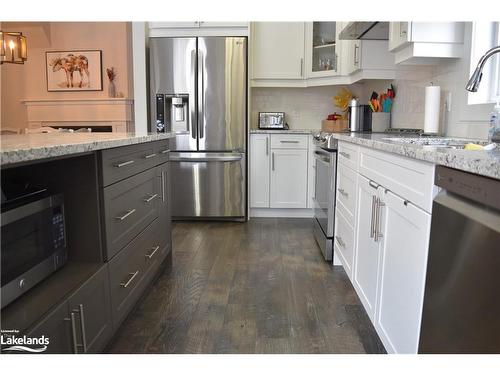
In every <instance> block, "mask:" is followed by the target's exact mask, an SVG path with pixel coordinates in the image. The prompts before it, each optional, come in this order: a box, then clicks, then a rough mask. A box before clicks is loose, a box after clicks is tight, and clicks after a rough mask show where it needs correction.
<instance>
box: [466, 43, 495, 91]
mask: <svg viewBox="0 0 500 375" xmlns="http://www.w3.org/2000/svg"><path fill="white" fill-rule="evenodd" d="M499 52H500V46H496V47H493V48H491V49H489V50H488V51H487V52H486V53H485V54H484V55H483V56H482V57H481V58H480V59H479V62H478V63H477V67H476V69H475V70H474V73H472V75H471V77H470V79H469V82H467V86H465V89H466V90H467V91H470V92H476V91H477V89H478V88H479V84H480V83H481V78H482V77H483V67H484V64H485V63H486V61H487V60H488V59H489V58H490V57H491V56H493V55H494V54H495V53H499Z"/></svg>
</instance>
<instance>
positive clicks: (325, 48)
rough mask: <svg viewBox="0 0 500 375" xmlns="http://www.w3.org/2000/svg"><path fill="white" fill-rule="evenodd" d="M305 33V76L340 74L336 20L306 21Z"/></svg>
mask: <svg viewBox="0 0 500 375" xmlns="http://www.w3.org/2000/svg"><path fill="white" fill-rule="evenodd" d="M305 33H306V36H305V61H306V77H307V78H315V77H332V76H336V75H338V74H340V69H339V68H340V66H339V54H338V51H337V48H338V47H337V22H307V23H306V24H305Z"/></svg>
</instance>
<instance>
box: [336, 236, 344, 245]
mask: <svg viewBox="0 0 500 375" xmlns="http://www.w3.org/2000/svg"><path fill="white" fill-rule="evenodd" d="M335 239H336V240H337V242H338V243H339V245H340V246H342V247H343V248H345V242H344V241H342V238H341V237H339V236H335Z"/></svg>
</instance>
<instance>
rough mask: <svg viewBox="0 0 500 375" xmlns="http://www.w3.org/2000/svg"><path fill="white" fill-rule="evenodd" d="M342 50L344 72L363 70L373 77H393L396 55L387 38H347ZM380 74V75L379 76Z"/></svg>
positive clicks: (350, 72)
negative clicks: (394, 55) (392, 51)
mask: <svg viewBox="0 0 500 375" xmlns="http://www.w3.org/2000/svg"><path fill="white" fill-rule="evenodd" d="M344 42H345V45H344V48H343V50H342V52H343V55H342V61H341V65H342V69H343V70H342V74H347V75H349V74H353V73H355V72H358V71H363V72H364V73H365V74H369V75H370V76H371V77H373V78H384V77H391V74H392V73H393V71H394V57H393V55H392V54H391V53H390V52H389V51H388V42H387V41H385V40H347V41H344ZM379 76H380V77H379Z"/></svg>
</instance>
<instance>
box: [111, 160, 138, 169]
mask: <svg viewBox="0 0 500 375" xmlns="http://www.w3.org/2000/svg"><path fill="white" fill-rule="evenodd" d="M133 163H134V160H129V161H124V162H123V163H119V164H116V165H115V167H117V168H121V167H124V166H126V165H130V164H133Z"/></svg>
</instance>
